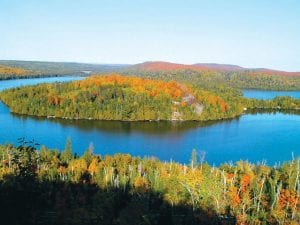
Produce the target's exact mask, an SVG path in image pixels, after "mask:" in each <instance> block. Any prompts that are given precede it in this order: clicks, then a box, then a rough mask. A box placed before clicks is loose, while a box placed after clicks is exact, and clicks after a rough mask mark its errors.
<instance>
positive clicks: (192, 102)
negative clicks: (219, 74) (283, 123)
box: [0, 74, 243, 121]
mask: <svg viewBox="0 0 300 225" xmlns="http://www.w3.org/2000/svg"><path fill="white" fill-rule="evenodd" d="M0 98H1V100H2V101H3V102H4V103H5V104H7V105H8V106H9V107H10V110H11V111H12V112H14V113H19V114H26V115H36V116H48V117H61V118H71V119H97V120H129V121H134V120H216V119H219V118H231V117H235V116H237V115H239V114H241V113H242V111H243V108H242V105H241V104H240V99H239V98H238V97H236V96H234V95H233V94H232V93H230V92H228V93H224V94H223V95H222V96H220V95H218V93H216V92H213V91H209V90H204V89H197V88H193V87H192V86H191V85H188V84H183V83H178V82H175V81H168V82H164V81H161V80H152V79H145V78H138V77H127V76H120V75H117V74H113V75H109V76H92V77H89V78H86V79H85V80H81V81H74V82H70V83H54V84H40V85H36V86H26V87H21V88H14V89H10V90H5V91H4V92H2V93H1V94H0Z"/></svg>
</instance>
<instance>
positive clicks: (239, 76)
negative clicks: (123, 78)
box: [119, 67, 300, 90]
mask: <svg viewBox="0 0 300 225" xmlns="http://www.w3.org/2000/svg"><path fill="white" fill-rule="evenodd" d="M119 72H120V73H122V74H125V75H130V74H135V75H137V76H143V77H147V78H154V79H163V80H176V81H179V82H187V83H191V84H193V85H195V86H196V87H204V88H209V89H218V87H220V86H221V87H222V86H225V87H232V88H239V89H262V90H300V76H287V75H278V74H272V73H270V72H267V71H266V72H263V71H255V70H254V71H253V70H244V71H213V70H206V71H201V70H200V71H197V70H189V69H178V70H167V71H164V70H161V71H148V70H143V69H136V68H134V67H133V68H132V67H127V68H124V69H122V70H120V71H119Z"/></svg>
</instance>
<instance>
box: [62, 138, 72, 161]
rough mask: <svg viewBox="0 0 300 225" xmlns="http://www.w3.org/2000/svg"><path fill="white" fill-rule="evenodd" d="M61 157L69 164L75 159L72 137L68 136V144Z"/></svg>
mask: <svg viewBox="0 0 300 225" xmlns="http://www.w3.org/2000/svg"><path fill="white" fill-rule="evenodd" d="M60 159H61V161H62V162H63V163H66V164H68V163H69V162H70V161H71V160H72V159H73V153H72V142H71V138H70V137H68V138H67V141H66V146H65V149H64V150H63V151H62V152H61V155H60Z"/></svg>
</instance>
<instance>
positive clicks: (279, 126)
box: [0, 77, 300, 165]
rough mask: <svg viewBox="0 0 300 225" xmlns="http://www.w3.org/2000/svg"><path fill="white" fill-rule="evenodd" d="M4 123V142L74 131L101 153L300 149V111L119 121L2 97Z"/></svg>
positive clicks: (231, 157) (0, 132)
mask: <svg viewBox="0 0 300 225" xmlns="http://www.w3.org/2000/svg"><path fill="white" fill-rule="evenodd" d="M72 79H81V78H78V77H77V78H72V77H66V78H62V77H60V78H41V79H38V80H37V79H27V80H17V81H16V83H14V81H12V80H10V81H0V87H1V89H4V88H9V87H12V86H14V85H15V86H19V85H29V84H35V83H41V82H55V81H69V80H72ZM23 82H25V83H23ZM0 126H1V129H0V143H1V144H5V143H13V144H17V139H18V138H20V137H24V138H25V139H26V140H32V139H34V140H35V141H36V142H38V143H39V144H41V145H45V146H48V147H50V148H58V149H60V150H61V149H63V148H64V146H65V142H66V139H67V137H70V138H71V140H72V146H73V151H74V152H76V153H77V154H82V153H83V151H84V150H85V149H87V147H88V146H89V144H90V143H93V145H94V152H95V153H97V154H101V155H105V154H114V153H119V152H120V153H129V154H131V155H134V156H141V157H143V156H153V157H157V158H159V159H161V160H166V161H169V160H170V159H172V160H175V161H177V162H182V163H189V159H190V155H191V151H192V149H193V148H195V149H197V150H198V151H205V152H206V157H205V160H206V161H207V162H208V163H210V164H211V165H212V164H215V165H219V164H221V163H224V162H230V161H232V162H235V161H238V160H249V161H251V162H258V161H263V160H264V161H266V162H267V164H269V165H273V164H275V163H276V162H283V161H286V160H290V159H291V157H292V153H293V154H294V155H295V156H299V155H300V151H299V150H300V139H299V136H300V116H298V115H293V114H285V113H282V112H281V113H279V112H275V113H274V112H264V113H248V114H245V115H242V116H240V117H238V118H236V119H232V120H222V121H216V122H192V121H191V122H119V121H91V120H63V119H47V118H38V117H31V116H20V115H16V114H12V113H10V112H9V109H8V108H7V107H6V106H5V105H4V104H2V103H0Z"/></svg>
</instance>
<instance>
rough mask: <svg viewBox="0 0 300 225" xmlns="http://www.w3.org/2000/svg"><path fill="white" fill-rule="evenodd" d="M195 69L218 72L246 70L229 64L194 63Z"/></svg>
mask: <svg viewBox="0 0 300 225" xmlns="http://www.w3.org/2000/svg"><path fill="white" fill-rule="evenodd" d="M193 66H195V67H201V68H207V69H212V70H220V71H243V70H247V69H246V68H243V67H240V66H237V65H230V64H218V63H196V64H193Z"/></svg>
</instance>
